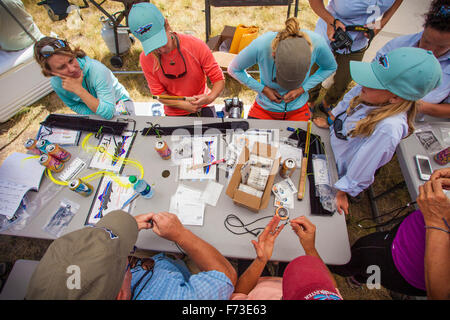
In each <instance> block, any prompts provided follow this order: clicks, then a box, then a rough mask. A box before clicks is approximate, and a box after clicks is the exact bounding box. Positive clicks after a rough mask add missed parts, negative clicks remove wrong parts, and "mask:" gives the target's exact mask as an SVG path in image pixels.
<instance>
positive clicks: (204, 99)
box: [190, 94, 211, 108]
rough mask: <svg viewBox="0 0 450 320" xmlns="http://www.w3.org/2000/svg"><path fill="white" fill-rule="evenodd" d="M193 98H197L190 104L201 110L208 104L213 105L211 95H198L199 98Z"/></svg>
mask: <svg viewBox="0 0 450 320" xmlns="http://www.w3.org/2000/svg"><path fill="white" fill-rule="evenodd" d="M193 98H195V100H194V101H190V103H191V104H192V105H194V106H197V107H200V108H201V107H202V106H204V105H207V104H210V103H211V99H210V97H209V95H207V94H200V95H197V96H193Z"/></svg>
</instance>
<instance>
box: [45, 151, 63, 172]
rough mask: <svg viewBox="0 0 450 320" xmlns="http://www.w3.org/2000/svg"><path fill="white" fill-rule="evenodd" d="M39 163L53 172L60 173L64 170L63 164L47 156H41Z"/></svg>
mask: <svg viewBox="0 0 450 320" xmlns="http://www.w3.org/2000/svg"><path fill="white" fill-rule="evenodd" d="M39 163H40V164H41V165H43V166H44V167H46V168H48V169H50V170H51V171H53V172H61V171H62V170H63V169H64V163H63V162H61V161H59V160H58V159H56V158H54V157H52V156H50V155H48V154H43V155H42V156H41V157H40V158H39Z"/></svg>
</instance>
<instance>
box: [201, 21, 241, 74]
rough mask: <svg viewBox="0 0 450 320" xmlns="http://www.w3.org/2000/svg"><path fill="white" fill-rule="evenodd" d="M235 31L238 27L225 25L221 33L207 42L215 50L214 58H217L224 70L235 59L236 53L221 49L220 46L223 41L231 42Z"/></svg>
mask: <svg viewBox="0 0 450 320" xmlns="http://www.w3.org/2000/svg"><path fill="white" fill-rule="evenodd" d="M235 31H236V27H232V26H225V27H224V28H223V30H222V33H221V34H220V35H218V36H215V37H212V38H210V39H209V40H208V42H207V43H206V44H207V45H208V47H209V48H210V49H211V50H212V51H213V56H214V59H216V61H217V63H218V64H219V66H220V67H221V68H222V69H223V70H226V69H227V68H228V65H229V64H230V62H231V60H233V58H234V57H235V56H236V55H235V54H233V53H229V52H222V51H219V47H220V45H221V44H222V42H224V41H226V40H229V42H230V44H231V41H232V40H233V37H234V32H235Z"/></svg>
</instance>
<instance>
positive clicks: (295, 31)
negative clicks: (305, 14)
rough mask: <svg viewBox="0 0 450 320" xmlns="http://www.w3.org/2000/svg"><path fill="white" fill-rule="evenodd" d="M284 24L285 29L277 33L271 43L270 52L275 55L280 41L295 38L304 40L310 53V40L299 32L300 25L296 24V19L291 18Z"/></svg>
mask: <svg viewBox="0 0 450 320" xmlns="http://www.w3.org/2000/svg"><path fill="white" fill-rule="evenodd" d="M284 24H285V26H286V27H285V28H284V29H283V30H281V31H280V32H278V34H277V36H276V37H275V39H273V41H272V52H273V53H275V52H276V51H277V48H278V44H279V43H280V41H282V40H284V39H287V38H296V37H298V38H304V39H305V40H306V42H308V45H309V47H310V48H311V51H312V43H311V39H310V38H309V36H308V34H306V33H305V32H302V31H300V23H299V22H298V20H297V18H295V17H291V18H289V19H287V20H286V22H285V23H284Z"/></svg>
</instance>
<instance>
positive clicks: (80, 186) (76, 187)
mask: <svg viewBox="0 0 450 320" xmlns="http://www.w3.org/2000/svg"><path fill="white" fill-rule="evenodd" d="M69 189H70V190H72V191H75V192H76V193H78V194H80V195H82V196H83V197H88V196H89V195H90V194H91V193H92V191H93V190H94V188H93V187H92V186H91V185H90V184H89V183H87V182H83V181H82V180H81V179H74V180H72V181H70V183H69Z"/></svg>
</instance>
